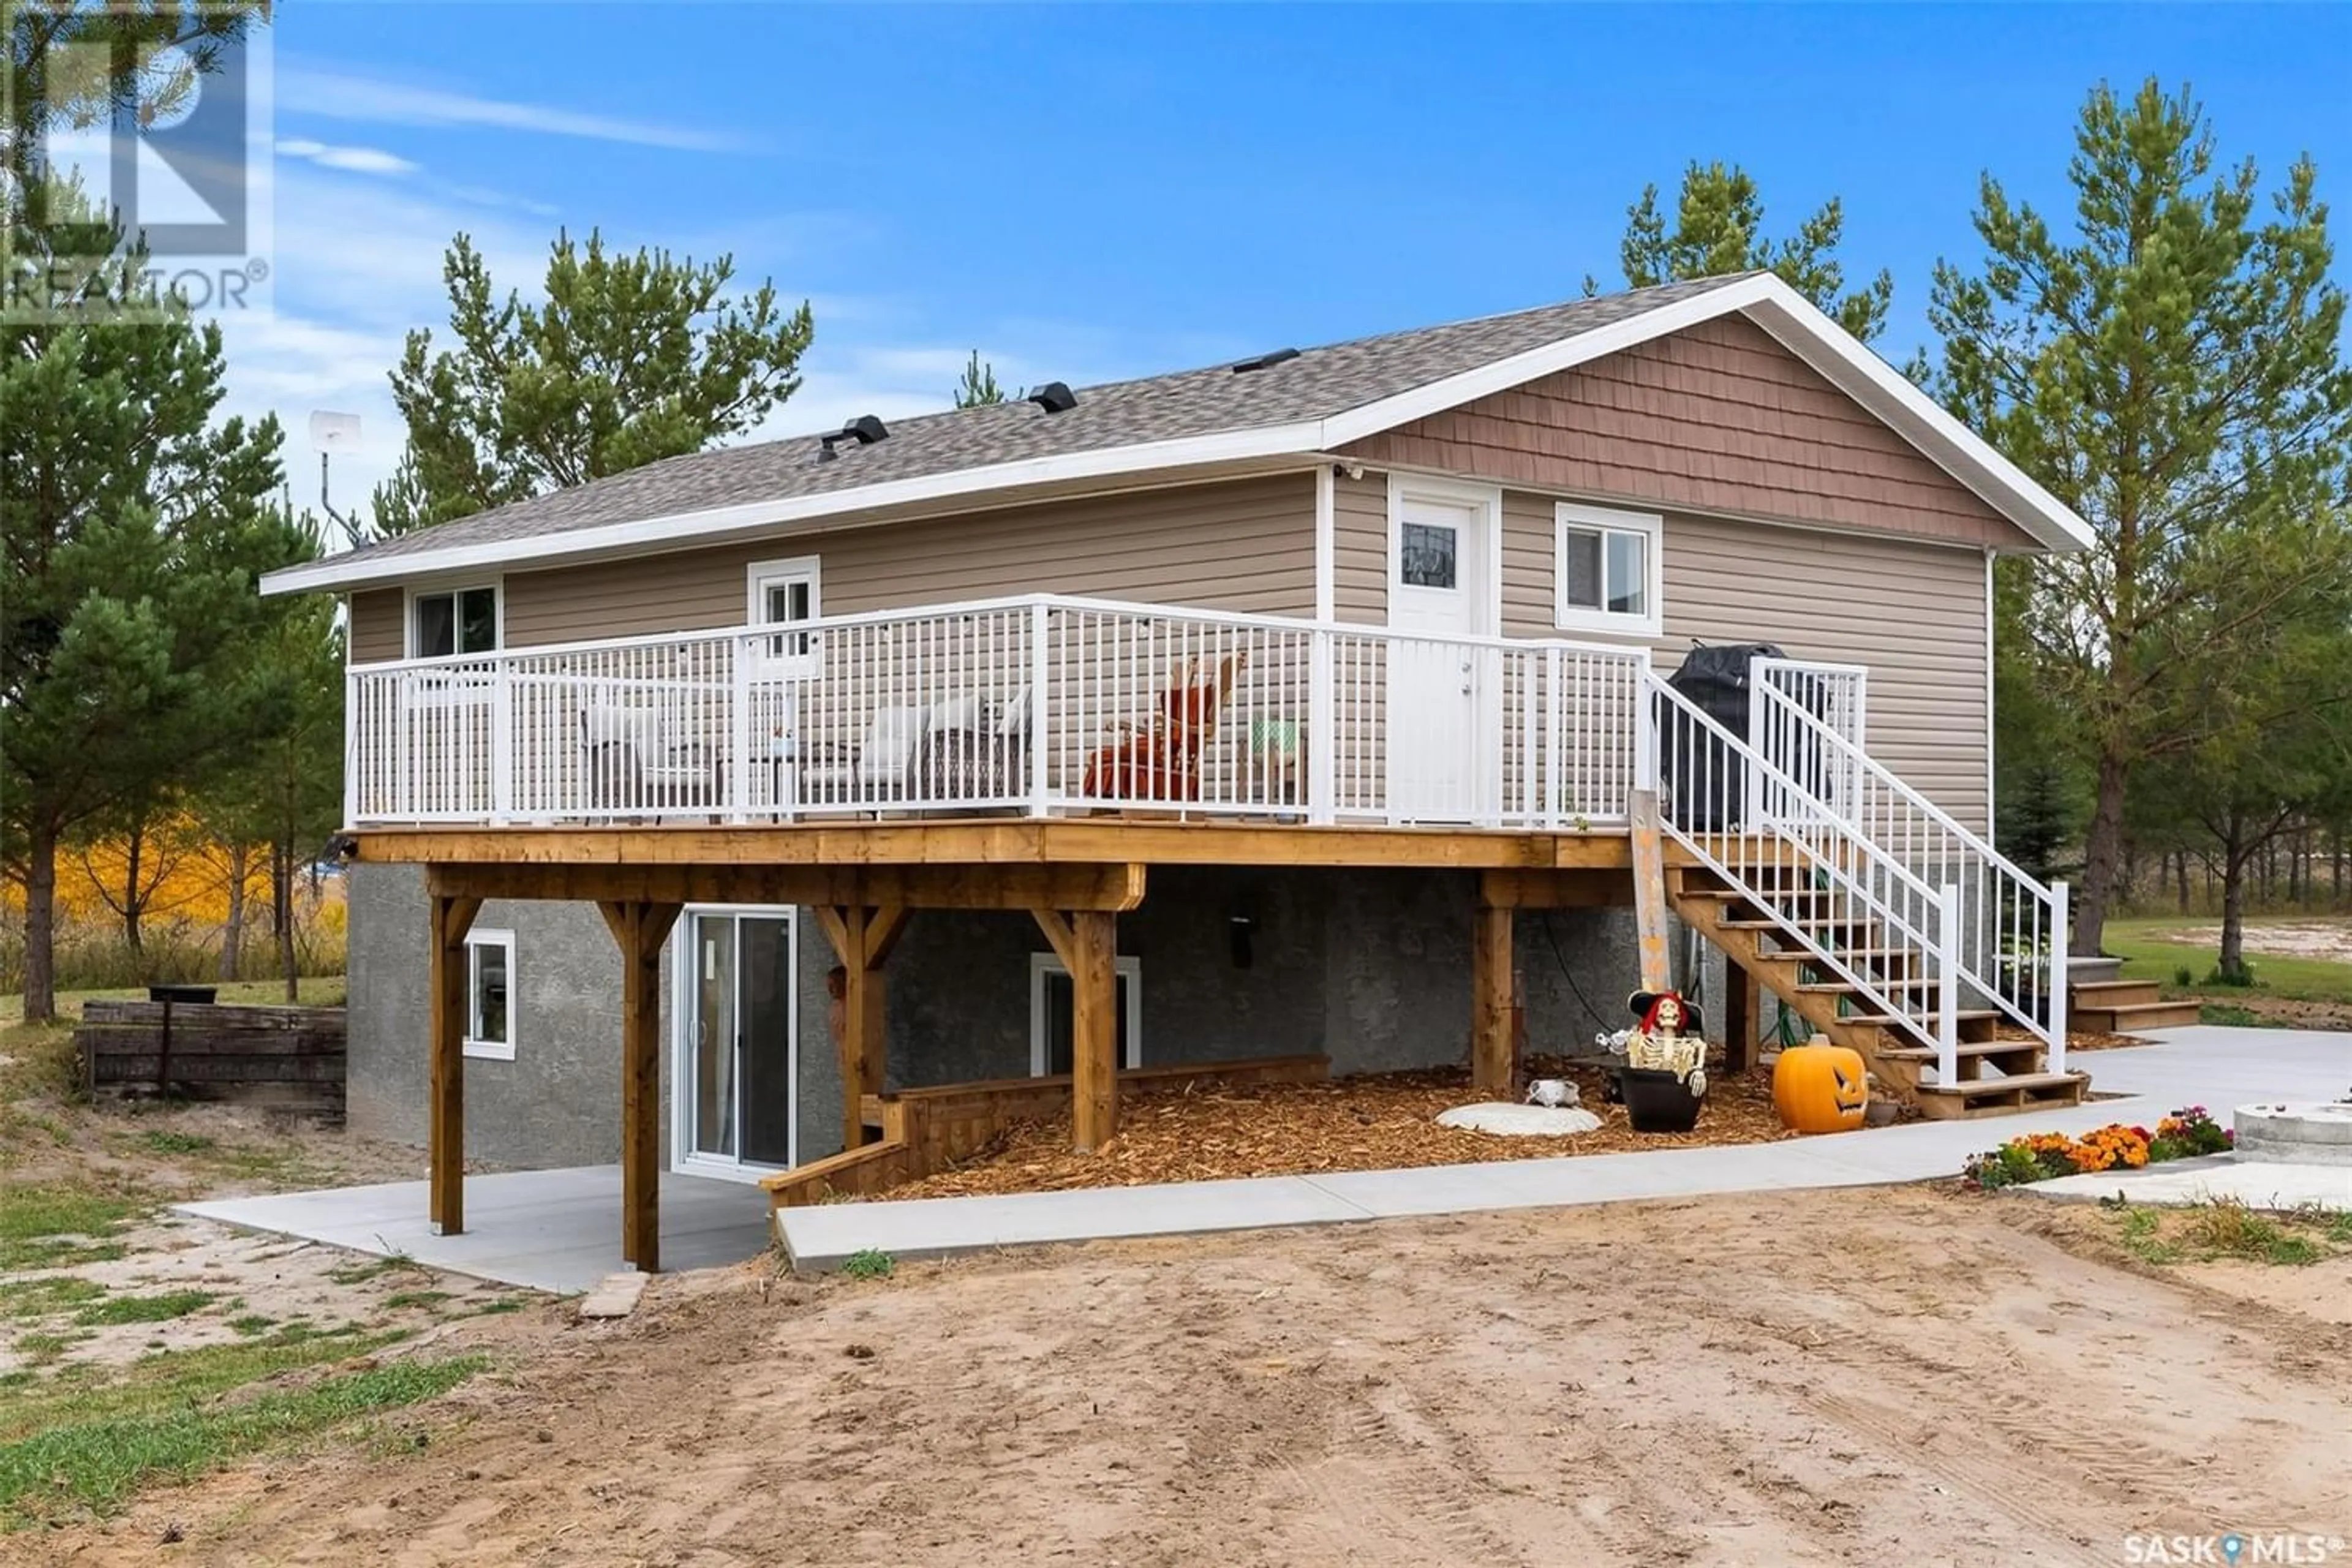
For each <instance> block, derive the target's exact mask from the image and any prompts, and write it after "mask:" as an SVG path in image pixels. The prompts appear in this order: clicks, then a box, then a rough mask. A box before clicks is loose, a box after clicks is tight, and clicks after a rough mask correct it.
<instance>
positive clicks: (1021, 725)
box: [915, 686, 1032, 801]
mask: <svg viewBox="0 0 2352 1568" xmlns="http://www.w3.org/2000/svg"><path fill="white" fill-rule="evenodd" d="M1031 696H1032V693H1031V691H1030V689H1029V688H1027V687H1025V686H1024V687H1023V688H1022V689H1020V690H1019V691H1018V692H1016V693H1014V694H1013V697H1012V698H1011V699H1010V700H1007V701H1006V702H1005V704H1004V706H1003V709H1001V710H999V711H998V713H997V715H996V719H995V721H994V722H992V723H987V724H983V723H982V705H981V703H980V701H979V700H978V699H976V698H971V699H965V698H951V699H950V700H948V701H946V702H942V703H940V704H938V705H936V706H934V707H933V708H932V710H931V724H930V730H929V733H927V734H926V735H925V736H924V737H923V754H922V762H921V763H920V765H919V767H918V768H917V769H916V781H917V782H916V786H915V793H916V794H917V795H919V796H920V797H921V798H923V799H924V800H926V801H954V800H995V799H1002V798H1003V797H1004V796H1006V795H1020V794H1022V793H1023V792H1024V790H1026V789H1027V788H1028V784H1029V774H1028V757H1029V723H1030V712H1031V709H1032V702H1031ZM960 721H961V722H960Z"/></svg>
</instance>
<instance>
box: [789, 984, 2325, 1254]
mask: <svg viewBox="0 0 2352 1568" xmlns="http://www.w3.org/2000/svg"><path fill="white" fill-rule="evenodd" d="M2157 1038H2158V1043H2157V1044H2155V1045H2150V1046H2145V1047H2135V1048H2131V1049H2125V1050H2115V1051H2097V1052H2085V1053H2083V1054H2082V1055H2080V1056H2079V1057H2078V1058H2076V1059H2075V1061H2074V1066H2076V1067H2078V1068H2082V1069H2083V1070H2085V1071H2087V1072H2089V1073H2090V1074H2091V1075H2092V1080H2093V1085H2094V1087H2095V1089H2097V1090H2099V1091H2101V1092H2103V1093H2117V1094H2120V1095H2122V1096H2123V1097H2124V1098H2120V1099H2115V1100H2097V1101H2094V1102H2092V1103H2090V1104H2087V1105H2078V1106H2071V1107H2067V1108H2064V1109H2061V1110H2042V1111H2034V1112H2031V1113H2028V1114H2025V1115H2021V1116H2001V1117H1990V1118H1985V1119H1981V1120H1975V1121H1918V1122H1912V1123H1908V1124H1906V1125H1904V1126H1900V1127H1888V1128H1883V1129H1876V1130H1872V1131H1855V1132H1841V1133H1832V1134H1828V1135H1825V1136H1822V1137H1814V1138H1793V1139H1787V1140H1783V1141H1781V1142H1774V1143H1752V1144H1744V1145H1738V1146H1734V1147H1730V1148H1721V1149H1660V1150H1654V1151H1640V1152H1631V1153H1622V1154H1586V1155H1580V1156H1574V1157H1569V1158H1562V1159H1556V1160H1512V1161H1497V1162H1494V1163H1482V1164H1471V1165H1439V1166H1433V1167H1423V1168H1419V1169H1412V1170H1396V1171H1350V1172H1343V1173H1327V1174H1318V1175H1315V1176H1267V1177H1261V1178H1256V1179H1253V1180H1242V1181H1228V1182H1192V1183H1183V1184H1174V1185H1166V1186H1141V1187H1102V1188H1095V1189H1091V1190H1087V1191H1082V1192H1067V1193H1023V1194H1011V1195H1006V1196H997V1197H973V1198H928V1199H920V1200H914V1201H902V1202H898V1203H892V1202H888V1201H887V1200H886V1201H882V1202H875V1203H853V1204H830V1205H822V1206H819V1207H814V1208H798V1209H787V1210H784V1211H783V1212H782V1214H781V1215H778V1216H777V1228H778V1230H779V1232H780V1233H781V1239H782V1242H783V1246H784V1249H785V1252H786V1253H787V1254H788V1255H789V1256H790V1257H791V1258H792V1260H793V1266H794V1267H795V1268H800V1269H803V1270H804V1271H808V1272H817V1271H822V1270H825V1269H831V1268H839V1267H840V1266H841V1264H842V1263H843V1262H844V1261H845V1260H846V1259H847V1258H850V1257H852V1256H853V1255H855V1254H856V1253H858V1252H861V1251H864V1250H866V1249H867V1248H876V1249H878V1250H880V1251H883V1252H887V1253H889V1254H890V1255H891V1256H892V1257H894V1258H945V1257H952V1256H954V1255H956V1254H958V1253H964V1252H973V1251H980V1250H984V1249H987V1248H992V1247H1019V1246H1026V1245H1034V1244H1045V1243H1052V1242H1076V1241H1088V1240H1097V1239H1109V1238H1114V1237H1146V1236H1173V1235H1181V1234H1185V1233H1188V1232H1205V1231H1219V1230H1235V1229H1253V1228H1259V1227H1268V1226H1289V1225H1323V1224H1331V1223H1335V1222H1338V1221H1342V1220H1364V1219H1381V1218H1392V1217H1404V1216H1408V1215H1443V1214H1473V1213H1478V1212H1482V1211H1488V1210H1497V1209H1526V1208H1549V1207H1566V1206H1570V1205H1584V1204H1600V1203H1617V1202H1622V1201H1625V1200H1629V1199H1636V1198H1662V1197H1692V1196H1699V1195H1704V1194H1719V1193H1741V1192H1776V1191H1795V1190H1799V1189H1802V1188H1811V1187H1841V1186H1864V1185H1870V1184H1884V1183H1896V1182H1917V1181H1928V1180H1933V1179H1935V1178H1937V1177H1945V1176H1956V1175H1958V1173H1959V1170H1960V1166H1961V1164H1962V1163H1964V1162H1965V1161H1966V1160H1967V1159H1968V1157H1969V1155H1970V1154H1974V1153H1977V1152H1980V1151H1982V1150H1986V1149H1990V1148H1991V1147H1992V1146H1993V1145H1995V1144H1997V1143H2000V1142H2004V1141H2005V1140H2007V1139H2010V1138H2014V1137H2017V1136H2020V1135H2021V1134H2023V1133H2028V1132H2065V1133H2072V1134H2080V1133H2084V1132H2087V1131H2090V1130H2091V1129H2093V1128H2095V1127H2103V1126H2105V1125H2106V1124H2107V1123H2108V1122H2111V1121H2126V1122H2130V1121H2146V1122H2149V1123H2151V1124H2153V1123H2154V1121H2156V1120H2157V1119H2158V1117H2161V1116H2163V1115H2164V1114H2165V1113H2166V1112H2167V1111H2168V1110H2174V1109H2176V1108H2178V1107H2180V1106H2185V1105H2204V1106H2206V1107H2207V1108H2208V1109H2214V1108H2226V1107H2228V1106H2231V1105H2236V1104H2242V1103H2245V1102H2247V1101H2252V1100H2280V1099H2304V1100H2309V1099H2319V1100H2332V1099H2334V1098H2336V1096H2337V1095H2340V1094H2342V1093H2343V1092H2344V1087H2345V1086H2346V1085H2347V1084H2352V1034H2330V1033H2323V1032H2320V1031H2317V1030H2304V1029H2229V1028H2211V1027H2205V1026H2197V1027H2193V1028H2184V1029H2175V1030H2168V1031H2165V1032H2164V1033H2163V1034H2162V1035H2161V1036H2158V1037H2157ZM2340 1174H2341V1173H2338V1175H2339V1176H2340ZM2068 1179H2069V1180H2072V1179H2074V1178H2068ZM2086 1179H2087V1178H2086ZM2100 1179H2101V1180H2106V1179H2107V1178H2100ZM2038 1185H2040V1186H2046V1185H2052V1184H2038ZM2037 1190H2038V1187H2037ZM2247 1201H2249V1202H2252V1201H2253V1200H2252V1199H2251V1198H2250V1199H2248V1200H2247Z"/></svg>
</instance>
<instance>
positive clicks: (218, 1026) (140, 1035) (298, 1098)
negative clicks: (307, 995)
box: [74, 1002, 345, 1117]
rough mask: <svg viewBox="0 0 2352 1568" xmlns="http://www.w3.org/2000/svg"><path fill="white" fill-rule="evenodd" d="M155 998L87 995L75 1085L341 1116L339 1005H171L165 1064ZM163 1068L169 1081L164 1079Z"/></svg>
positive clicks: (97, 1091) (96, 1091)
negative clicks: (89, 997)
mask: <svg viewBox="0 0 2352 1568" xmlns="http://www.w3.org/2000/svg"><path fill="white" fill-rule="evenodd" d="M163 1006H164V1005H163V1003H160V1002H89V1003H85V1004H84V1005H83V1006H82V1017H81V1026H80V1027H79V1028H77V1029H76V1030H75V1031H74V1048H75V1049H76V1050H77V1051H78V1052H79V1055H80V1058H81V1081H82V1088H83V1089H84V1090H85V1091H87V1092H88V1093H89V1094H90V1095H91V1096H92V1097H93V1098H94V1097H96V1096H99V1095H105V1094H123V1093H141V1092H144V1093H149V1094H152V1093H156V1092H158V1091H159V1090H163V1089H168V1092H170V1093H173V1094H177V1095H185V1096H187V1097H189V1098H191V1099H195V1100H241V1101H248V1102H252V1103H257V1104H267V1105H273V1106H283V1107H286V1108H288V1109H289V1110H305V1111H310V1112H314V1113H317V1114H320V1115H329V1116H337V1117H340V1116H341V1114H342V1112H343V1066H344V1060H345V1034H344V1014H343V1010H342V1009H341V1007H245V1006H229V1005H213V1004H205V1003H190V1002H175V1003H173V1004H172V1005H171V1008H172V1028H171V1041H170V1047H169V1049H170V1063H169V1067H168V1069H167V1068H166V1065H165V1061H164V1051H165V1044H164V1038H163ZM167 1070H168V1072H169V1075H170V1080H169V1083H168V1085H167V1084H165V1083H163V1082H162V1081H161V1080H162V1079H163V1075H164V1073H165V1072H166V1071H167Z"/></svg>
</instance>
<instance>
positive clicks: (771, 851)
mask: <svg viewBox="0 0 2352 1568" xmlns="http://www.w3.org/2000/svg"><path fill="white" fill-rule="evenodd" d="M358 837H359V849H358V856H359V858H361V859H362V860H367V861H414V862H418V863H421V864H426V865H434V864H455V865H500V864H506V865H549V866H594V865H603V866H656V865H666V866H691V867H704V868H709V867H732V868H745V867H756V866H801V867H823V868H883V867H893V866H897V867H905V866H973V865H988V866H1003V865H1034V866H1055V865H1069V864H1091V865H1098V866H1099V865H1109V864H1117V863H1131V864H1135V865H1155V864H1156V865H1192V866H1407V867H1414V866H1417V867H1427V868H1458V869H1462V870H1471V871H1475V870H1481V869H1485V868H1489V867H1511V866H1523V867H1533V868H1555V867H1598V868H1622V867H1624V866H1626V865H1628V864H1630V860H1629V858H1628V851H1627V847H1626V836H1625V833H1624V831H1623V830H1622V828H1612V827H1600V828H1595V829H1592V830H1591V831H1588V832H1583V833H1538V832H1527V831H1520V830H1508V831H1503V830H1494V829H1486V828H1471V827H1379V826H1305V825H1295V824H1282V823H1227V822H1198V823H1179V822H1168V821H1164V820H1162V821H1122V820H1118V819H1115V818H1103V817H1045V818H1036V817H1021V818H1009V817H1008V818H1004V819H1002V820H998V821H970V820H964V821H954V822H865V823H844V822H825V823H814V822H802V823H778V824H771V825H766V826H740V827H708V826H703V827H695V826H669V827H663V826H616V827H383V828H367V829H363V830H362V831H361V832H360V833H359V835H358ZM547 896H550V897H554V896H559V895H547ZM573 896H584V895H573ZM778 901H780V902H795V901H797V902H803V903H820V902H826V901H835V902H848V901H850V900H846V899H842V900H821V899H801V900H778ZM867 901H869V902H875V903H893V902H908V903H913V902H916V900H911V899H909V900H898V899H891V898H885V897H881V896H879V895H878V893H876V892H873V891H871V890H869V893H868V896H867ZM1059 907H1061V908H1065V909H1067V908H1074V907H1076V906H1075V905H1072V904H1067V903H1065V904H1062V905H1061V906H1059ZM1097 907H1108V906H1097ZM1129 907H1131V906H1129Z"/></svg>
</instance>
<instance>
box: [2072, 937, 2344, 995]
mask: <svg viewBox="0 0 2352 1568" xmlns="http://www.w3.org/2000/svg"><path fill="white" fill-rule="evenodd" d="M2324 921H2326V917H2324V916H2297V917H2287V918H2282V919H2280V920H2275V921H2271V920H2250V921H2247V922H2246V930H2247V932H2248V934H2249V937H2250V939H2251V938H2252V933H2253V932H2254V931H2257V930H2259V928H2261V927H2263V926H2264V925H2271V924H2289V923H2292V924H2295V925H2311V924H2315V923H2323V922H2324ZM2220 923H2221V921H2220V919H2219V918H2218V917H2216V916H2210V915H2190V916H2186V917H2183V916H2178V915H2170V916H2160V917H2151V918H2144V919H2137V920H2120V921H2108V922H2107V931H2106V948H2107V951H2108V952H2111V953H2114V954H2116V956H2117V957H2119V958H2121V959H2123V960H2124V978H2125V979H2126V980H2153V981H2155V982H2157V983H2158V984H2160V985H2162V986H2164V987H2165V988H2166V989H2167V990H2168V991H2171V992H2174V993H2176V994H2184V995H2199V996H2222V997H2228V996H2237V995H2243V994H2245V992H2244V989H2243V988H2242V987H2239V986H2230V985H2207V984H2205V977H2206V975H2208V974H2210V973H2212V970H2213V966H2214V964H2215V963H2216V962H2218V961H2219V959H2220V957H2221V953H2220V951H2219V949H2218V948H2217V947H2216V946H2215V944H2213V943H2211V942H2184V941H2182V940H2181V933H2183V932H2185V931H2200V930H2201V931H2210V930H2211V929H2212V928H2213V927H2215V926H2217V925H2219V924H2220ZM2253 948H2254V942H2253V941H2252V940H2250V941H2249V942H2248V943H2247V952H2246V962H2247V963H2250V964H2252V966H2253V971H2254V981H2255V984H2254V986H2253V989H2254V990H2255V991H2256V992H2257V993H2261V994H2267V995H2272V996H2278V997H2283V998H2285V999H2287V1000H2290V1001H2299V1002H2346V1003H2352V963H2334V962H2331V961H2330V960H2327V959H2323V958H2285V957H2280V956H2276V955H2273V954H2271V953H2265V952H2255V951H2254V950H2253ZM2184 968H2185V969H2187V970H2188V971H2189V984H2188V985H2187V986H2185V987H2184V986H2182V985H2180V984H2179V973H2178V972H2179V970H2181V969H2184Z"/></svg>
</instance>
